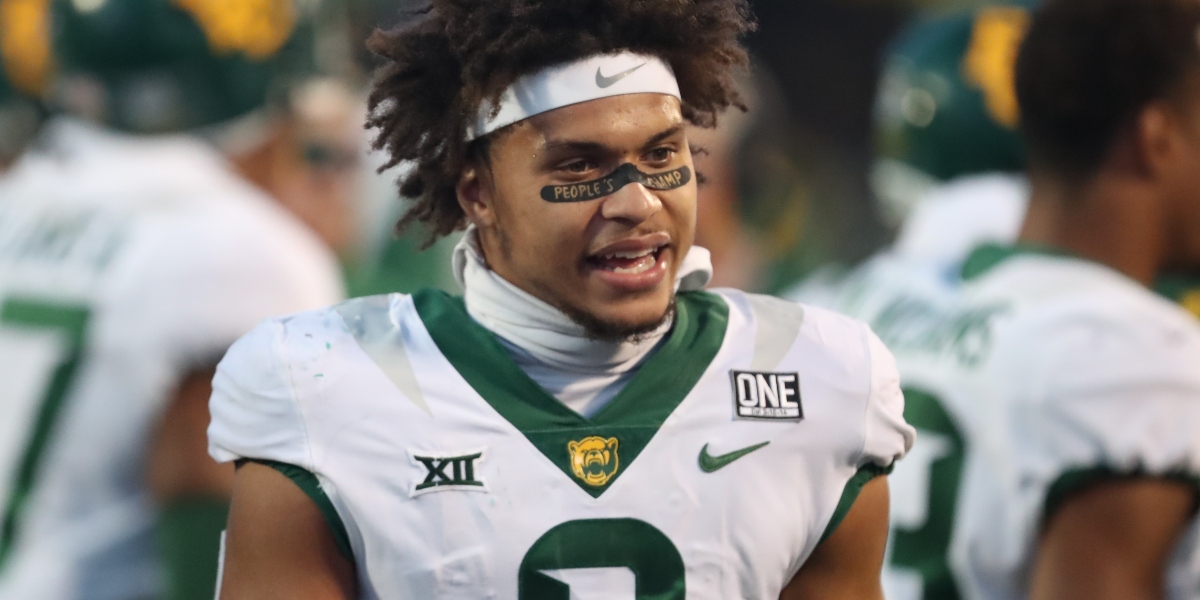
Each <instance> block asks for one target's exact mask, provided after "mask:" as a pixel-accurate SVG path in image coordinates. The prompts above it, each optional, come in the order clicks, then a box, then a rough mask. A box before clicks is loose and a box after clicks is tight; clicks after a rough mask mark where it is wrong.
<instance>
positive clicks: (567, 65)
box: [209, 0, 913, 600]
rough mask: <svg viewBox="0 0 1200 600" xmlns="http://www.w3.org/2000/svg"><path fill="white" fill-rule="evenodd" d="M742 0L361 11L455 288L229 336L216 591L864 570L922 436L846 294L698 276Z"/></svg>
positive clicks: (811, 594)
mask: <svg viewBox="0 0 1200 600" xmlns="http://www.w3.org/2000/svg"><path fill="white" fill-rule="evenodd" d="M750 28H751V22H750V21H749V15H748V11H747V7H746V4H745V3H744V2H741V1H740V0H692V1H687V2H641V1H628V0H602V1H598V2H589V3H564V2H561V1H559V0H545V1H541V2H530V1H527V0H494V1H489V2H486V3H480V2H473V1H464V0H435V1H434V2H433V3H432V6H431V8H430V10H429V11H427V12H424V13H422V14H421V15H419V16H417V17H416V20H415V21H413V22H409V23H407V24H404V25H402V26H399V27H397V28H395V29H392V30H389V31H386V32H379V33H376V34H374V36H373V37H372V38H371V42H370V43H371V46H372V48H373V49H374V50H375V51H376V52H377V53H379V54H381V55H382V56H383V57H385V58H386V60H387V64H386V65H385V67H384V68H383V71H382V73H381V75H380V78H379V79H378V81H377V83H376V85H375V88H374V92H373V96H372V99H373V105H374V106H373V109H372V116H371V124H372V125H373V126H374V127H376V128H377V129H378V131H379V139H378V143H379V144H380V145H381V146H383V147H385V148H386V149H387V151H388V152H389V153H390V155H391V159H392V162H393V163H397V162H400V161H412V162H414V163H415V168H414V170H413V171H411V173H410V174H408V175H407V176H406V177H405V178H404V180H403V182H402V186H401V188H402V190H403V191H404V192H405V193H406V194H408V195H413V196H416V197H417V200H416V201H415V204H414V206H413V208H412V210H411V211H410V212H409V213H408V214H407V217H406V219H408V220H410V221H419V222H422V223H425V224H427V225H429V226H430V227H431V228H432V231H433V233H434V235H436V236H442V235H446V234H448V233H450V232H452V231H454V230H457V229H459V228H462V227H467V231H466V234H465V236H464V238H463V242H462V243H461V244H460V245H459V246H458V247H457V249H456V251H455V255H454V267H455V271H456V273H457V275H458V277H459V279H460V281H461V282H462V284H463V286H464V290H465V297H464V298H461V299H460V298H454V297H450V296H448V295H446V294H444V293H442V292H433V291H423V292H418V293H416V294H413V295H411V296H410V295H400V294H393V295H389V296H376V297H369V298H363V299H358V300H354V301H351V302H348V303H345V304H341V305H338V306H335V307H332V308H329V309H325V310H320V311H315V312H308V313H301V314H298V315H294V316H291V317H287V318H281V319H273V320H270V321H268V322H267V323H266V324H264V325H262V326H260V327H259V328H258V329H256V330H255V331H254V332H252V333H251V334H249V335H248V336H246V337H244V338H242V339H241V340H240V341H239V342H238V343H236V344H235V345H234V347H233V348H232V349H231V350H230V351H229V353H228V354H227V355H226V357H225V358H224V359H223V360H222V362H221V365H220V366H219V367H218V371H217V376H216V378H215V379H214V393H213V398H212V402H211V404H210V407H211V411H212V418H213V421H212V425H211V426H210V428H209V440H210V450H211V452H212V454H213V456H214V457H215V458H217V459H218V460H222V461H237V462H238V463H239V464H240V468H239V470H238V473H237V476H236V480H235V484H234V500H233V506H232V509H231V512H230V521H229V529H228V532H227V538H226V555H225V560H224V563H223V565H224V567H223V568H224V572H223V583H222V587H221V597H222V598H225V599H227V600H228V599H240V598H503V599H513V600H516V599H523V600H549V599H556V598H562V599H566V598H569V597H571V598H589V597H590V598H663V599H666V598H670V599H676V600H682V599H684V598H692V599H695V598H721V599H725V598H737V597H741V598H779V597H782V598H844V599H872V600H877V599H880V598H882V591H881V589H880V584H879V569H880V565H881V562H882V560H883V551H884V546H885V544H886V530H887V483H886V479H885V478H883V477H880V475H882V474H883V473H886V472H887V471H888V470H889V469H890V468H891V466H892V464H893V463H894V462H895V461H896V460H897V459H899V458H900V457H901V456H902V455H903V454H904V453H905V451H906V449H907V448H908V446H909V445H910V444H911V442H912V436H913V432H912V429H911V428H910V427H909V426H908V425H907V424H905V422H904V421H903V419H902V418H901V413H902V396H901V394H900V391H899V387H898V380H897V375H896V373H895V371H894V369H893V364H892V360H891V358H890V355H889V354H888V351H887V350H886V349H885V348H884V347H883V345H882V344H881V343H880V342H879V341H878V339H877V338H876V337H875V336H874V335H873V334H872V333H871V332H870V330H869V329H868V328H867V327H865V326H864V325H862V324H861V323H859V322H857V321H852V320H850V319H847V318H844V317H840V316H837V315H834V314H833V313H830V312H827V311H824V310H821V309H817V308H812V307H802V306H800V305H796V304H792V303H789V302H785V301H781V300H777V299H772V298H769V297H763V296H755V295H747V294H743V293H740V292H736V291H719V292H706V291H703V290H702V289H701V288H702V287H703V285H704V284H705V282H706V281H707V280H708V278H709V276H710V271H711V269H710V267H709V264H708V260H707V257H706V253H705V251H704V250H703V249H701V248H697V247H694V246H693V244H692V240H693V234H694V230H695V221H694V215H695V210H696V176H695V173H694V172H693V162H692V158H691V151H690V149H689V147H688V140H687V138H686V134H685V132H686V127H687V124H688V123H689V122H690V123H693V124H700V125H711V124H712V123H713V122H714V121H715V119H716V117H717V115H718V113H719V112H721V110H722V109H724V108H726V107H727V106H730V105H736V104H737V103H738V99H737V97H736V95H735V94H734V93H733V77H732V75H733V73H732V71H733V69H735V68H737V67H740V66H741V65H743V64H744V63H745V60H746V55H745V53H744V51H743V49H742V48H741V46H740V45H739V43H738V37H739V36H740V35H742V34H744V33H745V32H747V31H748V30H749V29H750Z"/></svg>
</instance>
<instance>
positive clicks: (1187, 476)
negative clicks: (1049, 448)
mask: <svg viewBox="0 0 1200 600" xmlns="http://www.w3.org/2000/svg"><path fill="white" fill-rule="evenodd" d="M1130 479H1165V480H1168V481H1175V482H1178V483H1183V484H1186V485H1188V486H1191V488H1192V490H1193V491H1194V492H1195V493H1196V500H1195V502H1196V503H1200V475H1197V474H1196V473H1188V472H1185V471H1170V472H1167V473H1162V474H1157V473H1150V472H1149V471H1146V470H1145V469H1143V468H1141V467H1139V468H1135V469H1129V470H1124V471H1121V470H1117V469H1114V468H1112V467H1108V466H1096V467H1084V468H1077V469H1069V470H1067V471H1064V472H1063V473H1062V474H1061V475H1059V476H1058V478H1057V479H1055V480H1054V483H1052V484H1050V488H1049V489H1048V490H1047V491H1046V502H1045V503H1044V504H1043V505H1042V518H1041V523H1040V524H1041V526H1045V525H1046V522H1047V521H1048V520H1049V519H1050V517H1052V516H1054V513H1055V512H1057V511H1058V509H1060V508H1062V505H1063V503H1064V502H1065V501H1066V500H1067V498H1069V497H1070V496H1071V494H1074V493H1076V492H1081V491H1083V490H1085V489H1087V488H1089V487H1091V486H1093V485H1096V484H1099V483H1104V482H1105V481H1114V480H1117V481H1119V480H1130ZM1193 510H1195V509H1194V508H1193Z"/></svg>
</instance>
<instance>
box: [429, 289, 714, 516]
mask: <svg viewBox="0 0 1200 600" xmlns="http://www.w3.org/2000/svg"><path fill="white" fill-rule="evenodd" d="M413 304H414V305H415V306H416V309H417V314H418V315H420V317H421V321H422V322H423V323H424V324H425V328H426V329H427V330H428V331H429V335H430V337H432V338H433V341H434V343H435V344H437V347H438V349H439V350H441V352H442V354H443V355H444V356H445V357H446V359H447V360H448V361H450V364H451V365H452V366H453V367H454V369H455V370H456V371H458V373H459V374H460V375H461V376H462V377H463V379H464V380H466V382H467V383H468V384H469V385H470V386H471V387H472V388H474V389H475V391H476V392H478V393H479V395H480V396H482V397H483V399H484V400H485V401H487V403H488V404H490V405H491V406H492V408H494V409H495V410H496V412H498V413H500V415H501V416H502V417H504V419H505V420H507V421H508V422H509V423H512V425H513V426H514V427H516V428H517V429H518V430H520V432H521V433H522V434H523V435H524V436H525V437H526V439H528V440H529V441H530V442H531V443H532V444H533V445H534V446H535V447H537V449H538V450H540V451H541V452H542V454H544V455H545V456H546V458H548V459H550V461H551V462H553V463H554V464H555V465H556V466H558V468H559V469H561V470H562V471H563V473H565V474H566V475H567V477H568V478H569V479H570V480H571V481H574V482H575V483H576V484H578V485H579V487H581V488H582V489H583V490H584V491H585V492H587V493H589V494H591V495H592V497H599V496H600V495H601V494H603V493H604V491H605V490H607V489H608V488H609V487H610V486H611V485H612V484H613V482H615V481H616V480H617V478H619V477H620V476H621V473H623V472H624V471H625V470H626V469H627V468H628V467H629V465H630V464H631V463H632V462H633V461H634V459H636V458H637V456H638V454H640V453H641V451H642V449H643V448H645V447H646V444H648V443H649V442H650V440H651V439H652V438H653V437H654V435H655V434H656V433H657V432H658V430H659V428H660V427H662V424H663V422H664V421H666V419H667V417H668V416H670V414H671V413H672V412H673V411H674V410H675V408H676V407H678V406H679V404H680V403H681V402H683V399H684V398H686V397H687V395H688V393H689V392H691V390H692V388H693V387H695V385H696V383H697V382H698V381H699V380H700V378H701V377H702V376H703V375H704V372H705V371H707V370H708V367H709V365H710V364H711V363H712V361H713V359H714V358H715V357H716V355H717V351H718V350H720V348H721V344H722V343H723V342H724V340H725V330H726V328H727V326H728V323H729V307H728V306H727V305H726V304H725V301H724V300H723V299H721V298H720V297H719V296H716V295H714V294H710V293H707V292H684V293H680V294H679V296H678V298H677V300H676V307H675V324H674V326H673V327H672V329H671V332H670V333H669V334H668V335H667V339H666V340H665V341H664V342H663V343H662V346H661V347H659V348H658V349H657V350H656V351H655V352H654V354H652V355H651V356H650V357H649V359H647V360H646V362H645V363H643V364H642V366H641V367H640V368H639V370H638V373H637V374H636V375H634V377H633V379H632V380H630V382H629V383H628V384H627V385H626V386H625V389H623V390H621V392H620V393H619V394H617V396H616V397H615V398H613V399H612V401H610V402H609V403H608V405H607V406H605V407H604V408H603V409H601V410H600V412H598V413H596V414H595V415H593V416H592V417H591V418H590V419H589V418H584V417H583V416H582V415H580V414H578V413H576V412H575V411H573V410H571V409H570V408H568V407H567V406H566V405H564V404H563V403H562V402H560V401H559V400H558V399H557V398H555V397H554V396H552V395H551V394H550V393H549V392H547V391H546V390H545V389H543V388H542V387H541V386H539V385H538V384H537V383H536V382H534V381H533V379H531V378H530V377H529V376H528V375H526V374H525V372H524V371H522V370H521V368H520V367H519V366H517V364H516V363H515V362H514V361H513V359H512V357H510V356H509V354H508V352H507V351H506V350H505V349H504V347H503V346H502V345H501V344H500V341H499V340H498V339H497V338H496V335H495V334H493V333H492V332H491V331H489V330H488V329H486V328H484V327H483V326H482V325H480V324H478V323H476V322H475V320H474V319H472V318H471V316H470V315H469V314H467V311H466V306H465V305H464V303H463V300H462V299H461V298H456V297H451V296H449V295H447V294H446V293H444V292H440V291H436V290H424V291H421V292H417V293H416V294H414V295H413Z"/></svg>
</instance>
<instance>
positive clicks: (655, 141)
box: [642, 123, 683, 148]
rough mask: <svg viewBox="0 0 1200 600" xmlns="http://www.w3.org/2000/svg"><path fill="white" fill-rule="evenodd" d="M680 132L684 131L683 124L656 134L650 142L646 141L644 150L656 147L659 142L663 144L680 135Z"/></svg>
mask: <svg viewBox="0 0 1200 600" xmlns="http://www.w3.org/2000/svg"><path fill="white" fill-rule="evenodd" d="M680 131H683V123H676V124H674V125H672V126H670V127H668V128H667V129H664V130H663V131H661V132H659V133H656V134H654V136H653V137H651V138H650V139H649V140H646V143H645V144H642V148H649V147H651V146H654V145H656V144H658V143H659V142H662V141H663V140H665V139H667V138H669V137H672V136H674V135H675V134H677V133H679V132H680Z"/></svg>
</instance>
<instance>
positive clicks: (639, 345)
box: [454, 227, 712, 375]
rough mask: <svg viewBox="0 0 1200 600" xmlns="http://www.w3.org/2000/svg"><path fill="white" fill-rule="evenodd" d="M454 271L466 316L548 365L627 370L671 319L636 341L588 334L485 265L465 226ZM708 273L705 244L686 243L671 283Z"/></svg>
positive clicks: (698, 279) (695, 281)
mask: <svg viewBox="0 0 1200 600" xmlns="http://www.w3.org/2000/svg"><path fill="white" fill-rule="evenodd" d="M454 275H455V278H457V279H458V283H459V284H460V285H461V286H462V287H463V290H465V293H464V300H465V301H466V305H467V312H468V313H469V314H470V315H471V317H472V318H474V319H475V320H476V321H478V322H479V323H480V324H481V325H483V326H484V327H486V328H488V329H489V330H491V331H492V332H493V333H495V334H496V335H498V336H500V337H501V338H503V339H504V340H506V341H507V342H509V343H511V344H512V345H513V346H516V347H517V348H519V349H520V350H522V351H524V352H525V353H527V354H528V355H529V356H530V357H532V358H534V359H536V360H537V361H538V362H540V363H542V364H544V365H546V366H547V367H550V368H552V369H557V370H565V371H570V372H574V373H578V374H581V375H608V374H616V373H623V372H627V371H629V370H631V369H633V368H634V367H636V366H637V365H638V364H640V363H641V361H642V360H643V359H644V358H645V357H646V356H647V355H648V354H649V353H650V351H651V350H653V349H654V347H655V346H657V345H658V343H659V341H660V340H662V338H663V336H664V335H666V333H667V332H668V331H669V330H670V329H671V322H666V323H663V324H662V326H661V327H659V328H658V329H657V330H655V331H654V332H652V333H651V334H649V335H647V336H643V337H642V338H641V339H639V340H638V341H637V342H629V341H623V342H610V341H600V340H595V339H590V338H588V337H587V335H586V333H585V332H584V329H583V326H581V325H579V324H578V323H575V322H574V321H572V320H571V319H570V318H569V317H567V316H566V315H565V314H563V313H562V311H560V310H558V309H556V308H554V307H553V306H550V305H549V304H547V303H545V302H543V301H541V300H539V299H537V298H535V297H534V296H532V295H530V294H528V293H526V292H525V291H523V290H521V289H519V288H518V287H517V286H515V285H513V284H511V283H509V282H508V281H506V280H504V278H502V277H500V276H499V275H497V274H496V273H495V272H493V271H492V270H491V269H489V268H488V266H487V264H486V263H485V262H484V260H483V253H482V251H481V250H480V249H479V242H478V240H477V239H476V232H475V228H474V227H470V228H468V229H467V232H466V234H465V235H464V236H463V239H462V241H460V242H459V243H458V246H456V247H455V248H454ZM711 278H712V263H711V260H710V255H709V253H708V250H705V249H704V248H700V247H692V249H691V252H689V253H688V255H687V256H686V257H685V258H684V260H683V264H681V265H680V269H679V275H678V278H677V280H676V288H677V289H678V290H681V291H687V290H696V289H701V288H703V287H704V286H705V285H706V284H707V283H708V281H709V279H711ZM518 362H522V361H518Z"/></svg>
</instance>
